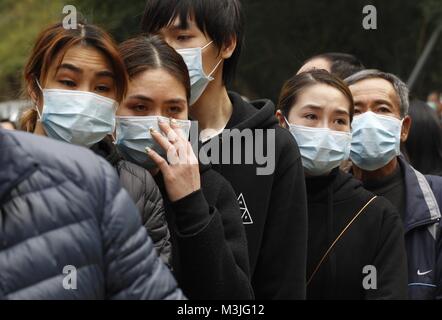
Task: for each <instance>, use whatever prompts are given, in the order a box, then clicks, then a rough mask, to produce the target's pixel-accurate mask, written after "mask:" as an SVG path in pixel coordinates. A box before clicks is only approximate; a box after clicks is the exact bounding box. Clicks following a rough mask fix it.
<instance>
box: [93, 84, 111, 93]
mask: <svg viewBox="0 0 442 320" xmlns="http://www.w3.org/2000/svg"><path fill="white" fill-rule="evenodd" d="M95 91H96V92H109V91H110V88H109V87H108V86H104V85H99V86H97V87H96V88H95Z"/></svg>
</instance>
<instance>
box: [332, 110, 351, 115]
mask: <svg viewBox="0 0 442 320" xmlns="http://www.w3.org/2000/svg"><path fill="white" fill-rule="evenodd" d="M335 113H336V114H343V115H346V116H348V115H350V112H348V111H345V110H336V111H335Z"/></svg>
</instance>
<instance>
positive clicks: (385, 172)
mask: <svg viewBox="0 0 442 320" xmlns="http://www.w3.org/2000/svg"><path fill="white" fill-rule="evenodd" d="M398 165H399V162H398V160H397V157H395V158H394V159H393V160H391V161H390V162H389V163H388V164H387V165H386V166H385V167H382V168H381V169H378V170H376V171H365V170H362V169H360V168H358V167H356V166H353V175H354V176H355V178H357V179H359V180H361V181H362V182H365V181H369V180H377V179H380V178H382V177H386V176H389V175H391V174H393V172H394V170H396V168H397V166H398Z"/></svg>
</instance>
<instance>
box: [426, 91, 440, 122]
mask: <svg viewBox="0 0 442 320" xmlns="http://www.w3.org/2000/svg"><path fill="white" fill-rule="evenodd" d="M427 104H428V105H429V106H430V107H431V108H432V109H433V110H434V111H436V112H437V115H438V117H439V118H441V112H442V110H441V109H442V95H441V93H440V92H439V91H432V92H430V94H429V95H428V98H427Z"/></svg>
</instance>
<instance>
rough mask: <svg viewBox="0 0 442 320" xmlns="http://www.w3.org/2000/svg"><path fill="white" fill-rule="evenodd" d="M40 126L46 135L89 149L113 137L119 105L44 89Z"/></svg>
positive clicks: (77, 93)
mask: <svg viewBox="0 0 442 320" xmlns="http://www.w3.org/2000/svg"><path fill="white" fill-rule="evenodd" d="M42 92H43V99H44V101H43V110H42V113H41V114H40V112H39V110H38V108H37V112H38V113H39V118H40V122H41V124H42V125H43V127H44V129H45V131H46V134H47V135H48V136H49V137H51V138H53V139H57V140H60V141H64V142H67V143H72V144H76V145H80V146H84V147H87V148H90V147H92V146H93V145H94V144H96V143H98V142H100V141H101V140H103V139H104V138H105V137H106V136H107V135H110V134H112V133H113V131H114V128H115V112H116V109H117V102H116V101H114V100H112V99H109V98H105V97H102V96H100V95H97V94H94V93H91V92H83V91H76V90H59V89H44V90H42Z"/></svg>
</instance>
